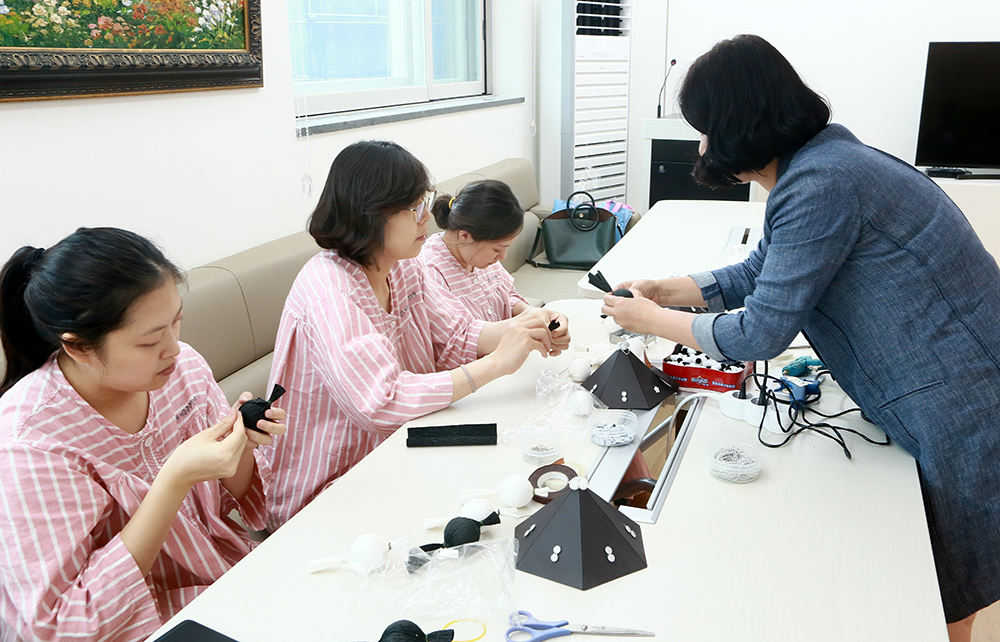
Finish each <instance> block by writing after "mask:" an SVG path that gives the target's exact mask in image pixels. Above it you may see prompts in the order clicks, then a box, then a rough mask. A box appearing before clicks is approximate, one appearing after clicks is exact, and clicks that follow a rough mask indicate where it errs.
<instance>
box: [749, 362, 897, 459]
mask: <svg viewBox="0 0 1000 642" xmlns="http://www.w3.org/2000/svg"><path fill="white" fill-rule="evenodd" d="M751 376H753V377H754V378H755V379H754V382H755V383H757V379H756V377H760V378H761V379H762V381H763V385H761V384H758V386H759V387H760V390H761V394H760V396H759V397H758V399H759V401H758V405H764V404H765V403H766V404H768V405H770V404H771V402H774V416H775V420H776V421H777V422H778V426H779V428H780V429H781V432H782V433H785V438H784V439H783V440H782V441H781V442H780V443H777V444H774V443H768V442H766V441H764V435H763V430H764V423H765V421H766V419H767V408H766V407H765V408H764V412H762V413H761V419H760V423H759V424H758V426H757V441H758V442H760V444H761V445H763V446H766V447H767V448H780V447H781V446H784V445H785V444H787V443H788V442H789V441H790V440H791V439H792V437H794V436H795V435H798V434H799V433H801V432H804V431H806V430H808V431H810V432H813V433H816V434H817V435H821V436H823V437H826V438H827V439H830V440H831V441H834V442H835V443H837V444H838V445H839V446H840V447H841V449H843V451H844V456H846V457H847V458H848V459H852V455H851V451H850V449H849V448H848V447H847V441H846V439H845V438H844V435H843V434H842V433H845V432H846V433H851V434H854V435H857V436H858V437H860V438H861V439H863V440H864V441H866V442H868V443H870V444H873V445H876V446H887V445H889V444H890V443H891V440H890V439H889V436H888V435H886V438H885V441H876V440H874V439H872V438H871V437H868V436H867V435H865V434H864V433H862V432H860V431H858V430H856V429H854V428H848V427H846V426H837V425H834V424H831V423H827V422H818V423H814V422H812V421H810V420H809V419H808V418H807V417H806V415H805V413H806V412H807V411H808V412H813V413H815V414H817V415H820V416H821V417H824V418H826V419H833V418H836V417H841V416H844V415H846V414H848V413H851V412H861V409H860V408H850V409H847V410H843V411H841V412H838V413H834V414H832V415H827V414H825V413H822V412H819V411H818V410H814V409H812V408H809V407H808V405H810V404H813V403H816V402H817V401H819V399H820V397H821V396H822V391H821V390H817V391H816V392H815V393H807V395H806V399H804V400H795V399H793V398H792V389H791V387H790V386H789V385H788V384H787V383H786V382H785V381H782V380H781V379H779V378H777V377H773V376H771V375H769V374H767V371H766V364H765V373H764V374H763V375H760V374H754V375H751ZM768 380H773V381H776V382H777V383H778V385H779V386H780V387H781V388H784V389H785V390H786V391H787V392H788V396H789V400H787V401H786V400H783V399H780V398H778V396H777V394H776V391H773V390H769V389H768V388H767V382H768ZM779 403H780V404H784V405H787V406H788V411H787V414H788V419H789V422H790V425H789V426H788V427H787V428H786V427H785V425H784V424H783V423H782V421H781V414H780V413H779V412H778V407H777V405H778V404H779ZM862 416H864V413H862ZM823 429H828V430H830V431H832V434H831V433H828V432H826V431H825V430H823Z"/></svg>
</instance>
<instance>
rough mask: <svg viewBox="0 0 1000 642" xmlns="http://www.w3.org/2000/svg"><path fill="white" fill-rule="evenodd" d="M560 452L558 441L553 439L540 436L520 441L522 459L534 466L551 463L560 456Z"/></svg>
mask: <svg viewBox="0 0 1000 642" xmlns="http://www.w3.org/2000/svg"><path fill="white" fill-rule="evenodd" d="M561 452H562V450H561V449H560V448H559V442H558V441H556V440H554V439H546V438H544V437H541V438H535V439H525V440H524V441H523V442H521V454H523V455H524V460H525V461H526V462H528V463H529V464H532V465H535V466H544V465H545V464H551V463H552V462H554V461H555V460H557V459H559V458H560V457H561V456H562V455H561Z"/></svg>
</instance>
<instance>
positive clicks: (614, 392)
mask: <svg viewBox="0 0 1000 642" xmlns="http://www.w3.org/2000/svg"><path fill="white" fill-rule="evenodd" d="M583 387H584V388H586V389H587V390H589V391H590V392H592V393H594V396H596V397H597V398H598V399H600V400H601V401H603V402H604V404H605V405H606V406H607V407H608V408H617V409H626V410H650V409H652V408H655V407H657V406H658V405H660V403H661V402H662V401H663V400H664V399H666V398H667V397H669V396H670V395H671V393H673V392H674V391H673V390H672V389H671V387H670V386H669V385H667V384H666V383H664V381H663V380H662V379H660V377H658V376H657V375H656V374H655V373H654V372H653V371H652V370H651V369H650V368H649V367H648V366H647V365H646V364H645V363H643V362H642V361H640V360H639V358H638V357H637V356H635V355H634V354H632V352H631V351H630V350H628V349H627V348H622V349H620V350H616V351H615V352H614V354H612V355H611V356H610V357H608V358H607V360H606V361H605V362H604V363H603V364H601V367H600V368H598V369H597V370H596V371H595V372H594V373H593V374H592V375H590V377H589V378H588V379H587V380H586V381H584V382H583Z"/></svg>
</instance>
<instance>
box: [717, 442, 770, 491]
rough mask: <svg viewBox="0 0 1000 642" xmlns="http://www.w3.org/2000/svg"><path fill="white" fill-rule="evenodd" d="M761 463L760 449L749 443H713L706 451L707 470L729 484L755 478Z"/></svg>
mask: <svg viewBox="0 0 1000 642" xmlns="http://www.w3.org/2000/svg"><path fill="white" fill-rule="evenodd" d="M761 465H762V464H761V459H760V451H758V450H757V449H756V448H754V447H753V446H751V445H749V444H741V443H734V444H715V445H714V446H712V447H711V448H710V449H709V451H708V472H709V473H711V475H712V477H715V478H716V479H718V480H721V481H724V482H728V483H730V484H747V483H750V482H752V481H754V480H756V479H757V476H758V475H760V468H761Z"/></svg>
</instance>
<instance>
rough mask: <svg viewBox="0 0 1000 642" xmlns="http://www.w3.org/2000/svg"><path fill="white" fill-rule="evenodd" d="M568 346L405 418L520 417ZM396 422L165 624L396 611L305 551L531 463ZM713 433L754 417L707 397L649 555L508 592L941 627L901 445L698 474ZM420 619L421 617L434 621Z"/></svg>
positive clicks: (740, 626)
mask: <svg viewBox="0 0 1000 642" xmlns="http://www.w3.org/2000/svg"><path fill="white" fill-rule="evenodd" d="M552 306H553V307H554V308H556V309H559V310H561V311H564V312H566V313H567V314H569V315H570V317H571V319H572V322H571V326H570V327H571V331H576V332H577V333H578V335H576V334H575V335H574V341H584V340H591V339H593V338H595V337H599V335H600V330H599V325H600V324H599V323H598V322H597V321H594V317H595V316H596V313H597V310H599V306H600V303H599V302H598V301H563V302H556V303H554V304H552ZM577 336H579V339H577ZM572 356H573V350H572V349H571V350H570V351H569V352H567V353H566V354H565V355H563V356H560V357H557V358H554V359H551V360H544V359H542V358H541V356H540V355H533V356H532V357H530V358H529V360H528V361H527V362H526V364H525V366H524V367H523V368H522V369H521V371H519V372H518V373H517V374H515V375H512V376H511V377H508V378H505V379H501V380H499V381H496V382H493V383H491V384H490V385H488V386H485V387H484V388H483V389H482V390H481V391H479V392H477V393H476V394H475V395H472V396H470V397H468V398H466V399H463V400H462V401H460V402H458V403H456V404H454V405H453V406H452V407H450V408H447V409H445V410H442V411H440V412H438V413H435V414H433V415H430V416H428V417H425V418H423V419H422V420H421V421H419V422H414V424H449V423H456V422H465V421H496V422H497V423H498V424H499V429H500V430H501V431H502V430H503V429H504V428H506V427H508V426H514V425H518V424H519V422H520V421H521V420H522V419H523V417H525V416H526V414H527V413H528V410H529V408H530V405H531V402H532V401H533V399H534V382H535V379H536V375H537V372H538V370H539V369H540V368H543V367H547V368H548V367H551V368H556V369H561V367H565V364H567V363H568V361H569V359H570V358H572ZM823 404H824V406H823V408H824V409H826V410H835V409H839V408H841V407H844V406H845V405H849V404H850V402H849V400H847V399H846V398H845V397H844V396H843V395H842V394H838V393H837V392H836V390H835V387H833V386H830V387H828V388H827V389H825V392H824V395H823ZM851 421H855V422H858V421H860V420H857V419H854V420H851ZM844 423H847V422H846V421H845V422H844ZM854 425H858V424H854ZM861 425H864V424H861ZM865 429H866V430H867V431H868V432H869V433H871V432H873V431H874V429H873V428H872V427H870V426H867V427H866V428H865ZM405 437H406V435H405V430H400V431H397V432H396V433H395V434H394V435H393V436H392V437H390V438H389V439H388V440H387V441H386V442H385V443H383V444H382V445H381V446H379V447H378V448H377V449H376V450H375V452H373V453H372V454H371V455H369V456H368V457H367V458H365V459H364V460H363V461H362V462H361V463H359V464H358V465H357V466H356V467H355V468H353V469H352V470H351V471H350V472H348V473H347V474H346V475H345V476H344V477H342V478H341V479H340V480H338V481H337V482H336V483H335V484H334V485H333V486H332V487H331V488H330V489H329V490H327V491H326V492H325V493H323V494H322V495H321V496H320V497H318V498H317V499H316V500H315V501H314V502H313V503H312V504H310V505H309V506H307V507H306V508H305V509H304V510H302V511H301V512H300V513H299V514H298V515H296V516H295V517H294V518H293V519H292V520H291V521H289V522H288V523H287V524H286V525H285V526H284V527H282V528H281V529H280V530H278V532H276V533H275V534H274V535H272V536H271V537H270V538H269V539H268V540H267V541H265V542H264V543H263V544H262V545H261V546H260V547H259V548H258V549H257V550H255V551H254V552H253V553H251V554H250V555H249V556H247V557H246V558H245V559H244V560H243V561H242V562H240V563H239V564H237V565H236V567H234V568H233V569H232V570H231V571H230V572H229V573H227V574H226V575H225V576H223V577H222V578H221V579H220V580H219V581H218V582H216V583H215V585H213V586H212V587H211V588H209V589H208V590H207V591H206V592H205V593H204V594H203V595H201V596H200V597H199V598H197V599H196V600H194V601H193V602H192V603H191V604H190V605H188V607H187V608H185V609H184V610H183V611H182V612H181V613H180V614H179V615H178V616H177V617H175V618H174V619H173V620H171V621H170V622H168V623H167V624H166V625H165V626H164V627H163V628H162V629H161V631H160V633H162V632H165V631H166V630H168V629H169V628H170V627H172V626H173V625H174V624H176V623H177V622H179V621H180V620H181V619H187V618H190V619H194V620H197V621H199V622H201V623H203V624H205V625H207V626H210V627H212V628H215V629H217V630H219V631H221V632H223V633H225V634H227V635H229V636H232V637H233V638H235V639H237V640H239V641H240V642H256V641H262V642H263V641H268V642H270V641H273V640H331V641H339V640H375V639H378V636H379V635H380V634H381V631H382V629H383V628H384V627H385V626H386V625H388V624H389V623H391V622H392V621H393V620H395V619H397V618H398V616H399V613H396V612H386V610H385V609H384V608H383V605H382V604H381V603H379V602H378V600H377V599H374V598H373V599H370V600H369V599H367V598H366V597H365V595H363V594H360V589H359V586H360V584H359V582H360V580H359V576H357V575H355V574H353V573H352V572H350V571H335V572H324V573H318V574H314V575H308V574H307V573H306V572H305V570H304V567H305V564H306V562H307V561H309V560H313V559H317V558H322V557H328V556H339V555H343V554H344V553H345V552H346V550H347V548H348V547H349V545H350V544H351V542H352V541H353V540H354V539H355V537H357V536H358V535H360V534H363V533H369V532H371V533H378V534H380V535H382V536H384V537H386V538H387V539H393V538H396V537H400V536H406V537H408V538H410V539H411V540H412V541H413V542H414V543H418V544H421V543H425V542H433V541H440V539H439V538H440V531H437V532H427V531H424V530H423V529H422V524H423V520H424V519H425V518H428V517H444V516H449V515H454V514H456V513H457V511H458V509H459V507H460V503H459V502H458V500H457V494H458V490H459V489H461V488H468V487H477V488H495V487H497V486H498V485H499V483H500V481H502V480H503V479H504V478H505V477H506V476H508V475H510V474H524V475H527V474H528V473H530V472H531V470H533V468H534V466H532V465H530V464H527V463H526V462H524V461H523V459H522V458H521V453H520V449H519V444H518V443H516V442H515V443H513V444H511V445H509V446H505V445H502V444H501V445H498V446H496V447H483V446H478V447H463V448H420V449H407V448H406V447H405V445H404V443H405ZM721 441H745V442H748V443H751V444H755V443H756V429H754V428H751V427H750V426H748V425H747V424H746V423H743V422H738V421H735V420H731V419H727V418H725V417H724V416H722V415H721V413H720V412H719V409H718V404H717V403H716V402H715V401H714V400H711V401H709V402H708V403H706V404H705V406H704V408H703V410H702V412H701V415H700V419H699V421H698V423H697V426H696V427H695V430H694V432H693V434H692V437H691V440H690V442H689V446H688V450H687V454H686V455H685V457H684V459H683V461H682V463H681V465H680V468H679V470H678V473H677V476H676V478H675V480H674V483H673V487H672V488H671V490H670V493H669V495H668V496H667V499H666V504H665V506H664V508H663V512H662V513H661V515H660V518H659V521H658V522H657V523H656V524H653V525H643V526H642V535H643V538H644V542H645V551H646V558H647V562H648V564H649V567H648V568H647V569H645V570H642V571H639V572H636V573H633V574H631V575H628V576H625V577H622V578H619V579H617V580H614V581H612V582H609V583H607V584H604V585H601V586H598V587H595V588H593V589H591V590H589V591H585V592H584V591H578V590H576V589H574V588H570V587H567V586H563V585H560V584H556V583H554V582H550V581H548V580H544V579H541V578H538V577H535V576H533V575H528V574H526V573H522V572H518V573H516V581H515V586H514V597H515V601H516V604H515V606H516V607H517V608H523V609H528V610H530V611H532V612H534V613H535V615H536V616H538V617H540V618H543V619H556V618H567V619H569V620H571V621H573V620H576V621H584V622H590V623H593V624H608V625H617V626H627V627H633V628H639V629H647V630H651V631H655V632H656V634H657V638H656V639H661V640H683V641H694V640H705V641H710V640H711V641H717V640H729V639H739V640H746V641H758V640H759V641H761V642H764V641H766V642H774V641H776V640H810V642H813V641H816V642H822V641H830V642H843V641H844V640H851V641H852V642H864V641H873V642H874V641H879V642H885V641H888V640H899V641H906V642H920V641H926V642H931V641H934V642H943V641H944V640H946V639H947V634H946V630H945V624H944V616H943V611H942V607H941V603H940V597H939V594H938V589H937V580H936V576H935V572H934V564H933V558H932V554H931V548H930V541H929V538H928V534H927V527H926V521H925V518H924V513H923V503H922V499H921V494H920V489H919V487H918V483H917V474H916V466H915V463H914V460H913V459H912V458H911V457H910V456H909V455H907V454H906V453H905V452H904V451H902V450H901V449H900V448H899V447H898V446H895V445H894V446H891V447H888V448H879V447H875V446H869V445H862V444H861V442H860V441H858V440H851V441H850V442H849V443H850V445H851V450H852V452H853V454H854V458H853V460H851V461H848V460H847V459H846V458H845V457H844V455H843V454H842V452H841V450H840V448H839V447H837V446H836V445H834V444H833V443H832V442H829V441H828V440H826V439H823V438H821V437H816V436H811V435H802V436H800V437H798V438H796V439H794V440H793V441H792V442H791V443H790V444H789V445H787V446H785V447H783V448H781V449H778V450H767V449H763V448H760V450H761V451H762V456H763V465H764V467H763V471H762V473H761V476H760V478H759V479H758V480H757V481H756V482H754V483H751V484H747V485H730V484H726V483H723V482H720V481H717V480H715V479H713V478H712V477H710V476H709V474H708V467H707V462H706V459H705V455H706V454H707V452H708V449H709V447H710V446H711V445H712V444H715V443H718V442H721ZM577 448H578V450H577V451H575V452H574V454H573V456H575V457H582V456H585V455H586V453H587V452H591V453H593V452H594V450H593V448H591V447H588V446H587V445H586V443H584V444H581V445H578V446H577ZM588 449H589V450H588ZM513 528H514V521H513V520H511V519H506V520H504V523H503V524H501V525H499V526H495V527H491V528H490V529H486V530H485V531H484V539H493V538H499V537H507V536H512V533H513ZM418 624H420V625H421V627H422V628H423V629H424V630H425V631H430V630H433V629H434V628H435V627H439V626H441V625H443V624H444V622H441V621H434V622H421V621H418ZM487 625H488V633H487V636H486V637H485V638H484V639H486V640H501V639H502V633H503V629H504V628H506V627H505V623H504V622H502V621H491V622H487ZM155 637H156V636H153V639H155Z"/></svg>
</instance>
